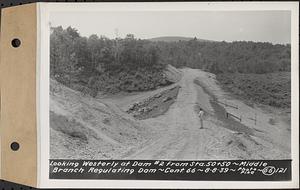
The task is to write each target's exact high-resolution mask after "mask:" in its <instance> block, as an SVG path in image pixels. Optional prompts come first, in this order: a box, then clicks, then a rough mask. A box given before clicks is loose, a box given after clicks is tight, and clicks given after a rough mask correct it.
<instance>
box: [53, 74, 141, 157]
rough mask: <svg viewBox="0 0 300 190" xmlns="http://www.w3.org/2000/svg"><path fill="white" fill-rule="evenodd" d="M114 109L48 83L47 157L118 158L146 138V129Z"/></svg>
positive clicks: (78, 93)
mask: <svg viewBox="0 0 300 190" xmlns="http://www.w3.org/2000/svg"><path fill="white" fill-rule="evenodd" d="M142 126H144V125H140V123H139V122H137V121H135V120H134V119H132V117H131V116H129V115H127V114H126V113H124V112H122V111H121V110H119V109H118V107H116V106H114V105H110V104H104V103H102V102H99V101H98V100H97V99H94V98H92V97H89V96H83V95H82V94H81V93H80V92H77V91H74V90H71V89H69V88H67V87H65V86H63V85H62V84H60V83H58V82H56V81H54V80H51V83H50V128H51V130H50V131H51V142H50V144H51V150H50V151H51V158H60V159H63V158H67V157H70V156H72V158H73V159H76V158H80V159H103V158H114V159H116V158H118V155H119V154H120V153H121V152H123V151H126V149H127V148H129V147H130V146H133V145H135V144H136V143H137V142H142V141H143V140H145V139H146V136H145V133H146V132H147V130H146V127H142Z"/></svg>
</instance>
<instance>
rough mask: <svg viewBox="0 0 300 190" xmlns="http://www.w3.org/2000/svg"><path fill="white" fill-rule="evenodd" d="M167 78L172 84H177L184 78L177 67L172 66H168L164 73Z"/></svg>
mask: <svg viewBox="0 0 300 190" xmlns="http://www.w3.org/2000/svg"><path fill="white" fill-rule="evenodd" d="M164 74H165V77H166V78H167V80H168V81H170V82H172V83H176V82H178V81H180V79H181V77H182V73H181V72H180V71H179V70H178V69H176V68H175V67H173V66H171V65H167V67H166V69H165V71H164Z"/></svg>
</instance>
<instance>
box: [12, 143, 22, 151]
mask: <svg viewBox="0 0 300 190" xmlns="http://www.w3.org/2000/svg"><path fill="white" fill-rule="evenodd" d="M10 148H11V149H12V150H13V151H17V150H19V148H20V145H19V143H17V142H13V143H11V144H10Z"/></svg>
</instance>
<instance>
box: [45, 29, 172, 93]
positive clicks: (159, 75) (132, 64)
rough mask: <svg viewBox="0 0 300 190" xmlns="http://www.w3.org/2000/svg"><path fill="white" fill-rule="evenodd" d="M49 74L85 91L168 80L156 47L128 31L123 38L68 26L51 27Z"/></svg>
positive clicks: (131, 88)
mask: <svg viewBox="0 0 300 190" xmlns="http://www.w3.org/2000/svg"><path fill="white" fill-rule="evenodd" d="M50 49H51V58H50V62H51V63H50V65H51V68H50V71H51V72H50V73H51V78H53V79H55V80H57V81H59V82H61V83H63V84H64V85H66V86H68V87H70V88H73V89H76V90H79V91H83V92H85V93H89V94H91V95H93V96H95V95H96V94H97V92H98V91H103V92H108V93H117V92H120V91H128V92H131V91H144V90H151V89H155V88H157V87H159V86H164V85H167V84H169V83H170V81H168V80H167V78H166V77H165V75H164V73H163V71H164V69H165V67H166V64H164V62H162V61H161V60H162V59H160V54H159V50H158V47H157V46H156V45H155V44H153V43H151V42H150V41H147V40H140V39H136V38H135V37H134V36H133V35H132V34H128V35H127V36H126V38H124V39H119V38H118V39H108V38H106V37H104V36H100V37H98V36H97V35H91V36H90V37H89V38H86V37H82V36H80V34H79V32H78V31H77V30H76V29H74V28H71V27H68V28H67V29H63V28H62V27H56V28H52V31H51V40H50Z"/></svg>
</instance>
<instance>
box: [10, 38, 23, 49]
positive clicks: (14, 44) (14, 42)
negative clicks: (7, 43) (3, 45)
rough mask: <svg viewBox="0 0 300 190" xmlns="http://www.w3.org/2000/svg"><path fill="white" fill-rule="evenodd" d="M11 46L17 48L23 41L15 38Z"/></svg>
mask: <svg viewBox="0 0 300 190" xmlns="http://www.w3.org/2000/svg"><path fill="white" fill-rule="evenodd" d="M11 45H12V46H13V47H14V48H17V47H19V46H20V45H21V41H20V40H19V39H18V38H15V39H13V40H12V41H11Z"/></svg>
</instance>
